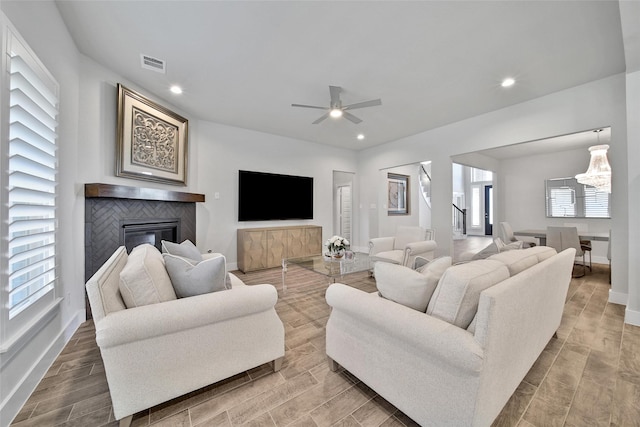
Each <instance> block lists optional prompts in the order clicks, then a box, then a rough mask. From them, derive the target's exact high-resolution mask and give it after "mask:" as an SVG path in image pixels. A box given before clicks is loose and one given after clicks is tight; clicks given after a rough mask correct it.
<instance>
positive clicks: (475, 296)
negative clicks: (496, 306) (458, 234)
mask: <svg viewBox="0 0 640 427" xmlns="http://www.w3.org/2000/svg"><path fill="white" fill-rule="evenodd" d="M508 278H509V269H508V268H507V266H506V265H504V264H503V263H501V262H500V261H494V260H488V259H481V260H477V261H471V262H468V263H465V264H459V265H454V266H452V267H450V268H448V269H447V270H446V271H445V272H444V274H443V275H442V278H441V279H440V282H438V287H437V288H436V290H435V292H434V294H433V296H432V297H431V301H429V306H428V307H427V314H429V315H431V316H433V317H437V318H438V319H441V320H444V321H445V322H449V323H451V324H453V325H456V326H458V327H460V328H465V329H466V328H467V327H468V326H469V324H470V323H471V321H472V320H473V317H474V316H475V315H476V311H478V303H479V301H480V292H482V291H483V290H485V289H487V288H489V287H491V286H493V285H495V284H497V283H500V282H502V281H503V280H506V279H508Z"/></svg>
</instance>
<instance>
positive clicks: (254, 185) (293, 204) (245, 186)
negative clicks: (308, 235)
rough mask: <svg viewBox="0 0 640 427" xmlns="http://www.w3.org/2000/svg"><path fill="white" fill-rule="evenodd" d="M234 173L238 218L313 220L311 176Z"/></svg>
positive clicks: (241, 219) (249, 219)
mask: <svg viewBox="0 0 640 427" xmlns="http://www.w3.org/2000/svg"><path fill="white" fill-rule="evenodd" d="M238 172H239V173H238V190H239V191H238V192H239V194H238V221H272V220H285V219H313V178H311V177H307V176H294V175H279V174H273V173H265V172H252V171H243V170H241V171H238Z"/></svg>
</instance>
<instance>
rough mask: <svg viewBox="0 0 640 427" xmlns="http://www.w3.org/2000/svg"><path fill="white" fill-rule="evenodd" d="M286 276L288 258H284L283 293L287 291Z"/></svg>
mask: <svg viewBox="0 0 640 427" xmlns="http://www.w3.org/2000/svg"><path fill="white" fill-rule="evenodd" d="M286 277H287V260H286V259H283V260H282V293H283V294H286V293H287V281H286Z"/></svg>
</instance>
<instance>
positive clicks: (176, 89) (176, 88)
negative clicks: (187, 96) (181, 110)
mask: <svg viewBox="0 0 640 427" xmlns="http://www.w3.org/2000/svg"><path fill="white" fill-rule="evenodd" d="M169 90H170V91H171V92H173V93H175V94H176V95H180V94H181V93H182V88H181V87H180V86H176V85H173V86H171V88H169Z"/></svg>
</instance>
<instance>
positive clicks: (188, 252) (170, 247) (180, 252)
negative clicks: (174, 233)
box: [162, 239, 202, 262]
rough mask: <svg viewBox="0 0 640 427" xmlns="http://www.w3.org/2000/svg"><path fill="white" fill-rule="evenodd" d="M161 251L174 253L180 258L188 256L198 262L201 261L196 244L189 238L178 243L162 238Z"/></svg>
mask: <svg viewBox="0 0 640 427" xmlns="http://www.w3.org/2000/svg"><path fill="white" fill-rule="evenodd" d="M162 252H163V253H168V254H171V255H176V256H179V257H182V258H189V259H192V260H194V261H198V262H200V261H202V254H201V253H200V251H199V250H198V248H196V245H194V244H193V243H192V242H191V240H189V239H187V240H185V241H184V242H182V243H180V244H178V243H173V242H169V241H167V240H163V241H162Z"/></svg>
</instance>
